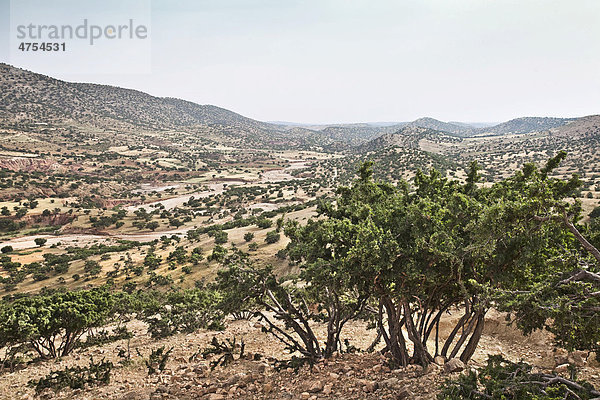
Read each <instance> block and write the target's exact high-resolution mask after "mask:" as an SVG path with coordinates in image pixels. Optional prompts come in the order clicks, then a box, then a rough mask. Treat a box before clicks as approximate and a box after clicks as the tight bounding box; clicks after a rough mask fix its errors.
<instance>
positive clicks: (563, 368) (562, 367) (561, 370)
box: [554, 364, 569, 374]
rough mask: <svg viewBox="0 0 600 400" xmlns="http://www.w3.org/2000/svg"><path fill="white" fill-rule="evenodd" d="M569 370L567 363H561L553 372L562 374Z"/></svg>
mask: <svg viewBox="0 0 600 400" xmlns="http://www.w3.org/2000/svg"><path fill="white" fill-rule="evenodd" d="M568 371H569V364H561V365H558V366H557V367H556V368H554V372H556V373H557V374H564V373H567V372H568Z"/></svg>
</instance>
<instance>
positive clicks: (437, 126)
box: [408, 117, 476, 136]
mask: <svg viewBox="0 0 600 400" xmlns="http://www.w3.org/2000/svg"><path fill="white" fill-rule="evenodd" d="M408 126H416V127H421V128H428V129H434V130H436V131H442V132H447V133H450V134H453V135H456V136H469V135H471V134H472V133H473V132H475V131H476V130H475V128H473V127H472V126H468V125H467V124H460V125H459V124H456V123H452V122H443V121H438V120H437V119H434V118H429V117H425V118H419V119H417V120H415V121H413V122H410V123H408Z"/></svg>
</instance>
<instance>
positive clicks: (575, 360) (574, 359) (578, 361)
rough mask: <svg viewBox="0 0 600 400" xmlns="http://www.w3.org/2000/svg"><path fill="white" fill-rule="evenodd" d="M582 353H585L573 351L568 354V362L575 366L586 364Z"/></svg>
mask: <svg viewBox="0 0 600 400" xmlns="http://www.w3.org/2000/svg"><path fill="white" fill-rule="evenodd" d="M584 355H586V353H585V352H581V351H574V352H572V353H570V354H569V356H568V357H567V360H568V361H569V363H570V364H573V365H575V366H577V367H583V366H584V365H585V364H586V362H585V358H584Z"/></svg>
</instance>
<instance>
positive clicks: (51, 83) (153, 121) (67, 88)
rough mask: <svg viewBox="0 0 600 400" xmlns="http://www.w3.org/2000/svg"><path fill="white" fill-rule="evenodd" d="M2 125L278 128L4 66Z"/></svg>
mask: <svg viewBox="0 0 600 400" xmlns="http://www.w3.org/2000/svg"><path fill="white" fill-rule="evenodd" d="M0 107H1V108H0V110H1V111H0V118H2V121H3V122H27V121H35V122H38V123H39V122H56V121H60V120H73V121H76V122H78V123H91V124H93V125H97V126H108V127H110V128H113V127H114V126H115V125H117V126H119V125H123V124H125V125H129V126H132V127H141V128H146V129H169V128H177V127H187V126H192V125H199V124H205V125H208V124H226V125H233V126H249V127H255V128H256V127H260V128H274V126H271V125H269V124H265V123H262V122H258V121H255V120H252V119H250V118H246V117H243V116H241V115H239V114H236V113H234V112H232V111H229V110H225V109H223V108H220V107H216V106H212V105H200V104H195V103H192V102H189V101H185V100H180V99H173V98H161V97H155V96H151V95H149V94H147V93H143V92H140V91H137V90H132V89H124V88H119V87H115V86H107V85H97V84H92V83H71V82H65V81H61V80H58V79H54V78H51V77H48V76H45V75H41V74H36V73H33V72H29V71H26V70H23V69H20V68H15V67H12V66H10V65H7V64H0Z"/></svg>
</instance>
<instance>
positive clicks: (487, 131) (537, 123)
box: [477, 117, 576, 135]
mask: <svg viewBox="0 0 600 400" xmlns="http://www.w3.org/2000/svg"><path fill="white" fill-rule="evenodd" d="M574 120H576V118H547V117H522V118H515V119H511V120H510V121H506V122H503V123H501V124H498V125H494V126H491V127H489V128H481V129H479V130H478V131H477V134H478V135H510V134H524V133H532V132H541V131H546V130H548V129H552V128H557V127H559V126H562V125H565V124H567V123H569V122H571V121H574Z"/></svg>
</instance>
